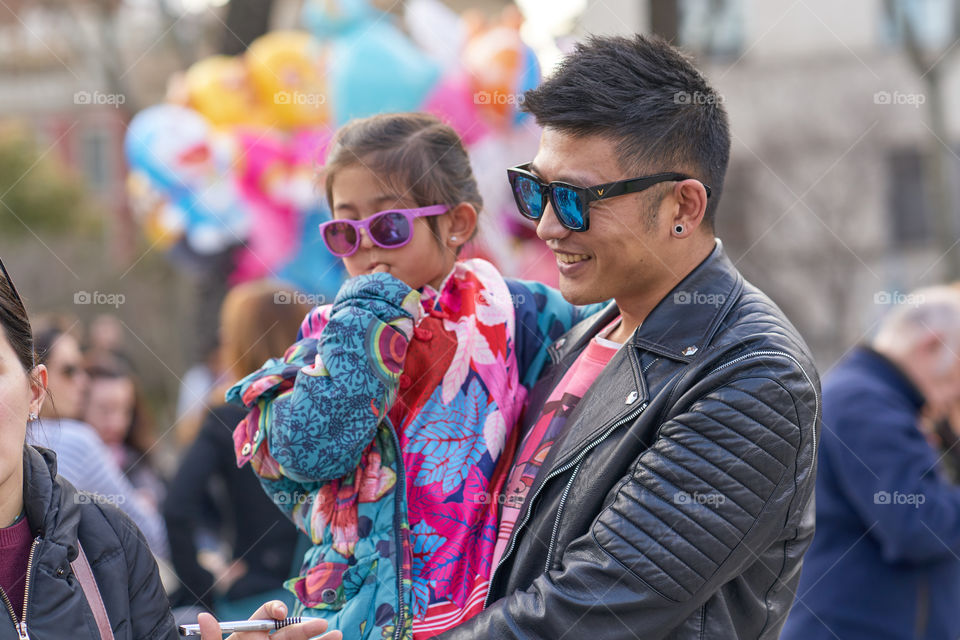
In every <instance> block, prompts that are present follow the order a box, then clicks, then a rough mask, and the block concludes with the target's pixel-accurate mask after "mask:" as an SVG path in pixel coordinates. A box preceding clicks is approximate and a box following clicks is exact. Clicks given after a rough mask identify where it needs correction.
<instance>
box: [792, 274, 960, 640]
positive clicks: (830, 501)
mask: <svg viewBox="0 0 960 640" xmlns="http://www.w3.org/2000/svg"><path fill="white" fill-rule="evenodd" d="M958 401H960V291H958V290H957V289H955V288H950V287H936V288H930V289H924V290H921V291H917V292H916V293H914V294H911V295H910V296H907V299H906V300H905V303H904V304H901V305H899V306H897V307H895V308H894V309H893V311H892V312H891V313H890V314H889V316H888V317H887V318H886V319H885V320H884V321H883V323H882V324H881V327H880V330H879V332H878V333H877V336H876V338H875V339H874V340H873V342H872V343H871V344H870V346H861V347H857V348H855V349H854V350H853V351H851V352H850V353H849V354H848V355H847V356H846V357H845V358H844V359H843V360H842V361H841V362H840V363H839V364H838V365H837V366H836V368H834V370H833V371H832V372H831V373H830V375H828V376H826V378H825V380H824V384H823V431H822V433H823V436H822V442H821V445H820V467H819V473H818V475H817V490H816V504H817V508H816V513H817V533H816V536H815V537H814V540H813V544H812V545H811V547H810V550H809V551H808V552H807V556H806V561H805V563H804V568H803V574H802V576H801V579H800V585H799V588H798V590H797V600H796V602H795V604H794V608H793V611H792V612H791V614H790V618H789V619H788V620H787V624H786V626H785V628H784V633H783V636H782V638H783V639H784V640H794V639H802V640H816V639H817V638H838V637H839V638H843V639H844V640H856V639H858V638H865V639H866V638H869V639H871V640H876V639H878V638H957V637H958V636H960V616H958V615H957V613H956V611H957V606H958V604H960V557H958V554H960V487H956V486H953V485H951V484H950V483H949V482H948V481H947V480H946V478H945V476H944V475H943V473H942V470H941V469H940V468H939V466H940V460H939V457H940V456H939V454H938V453H937V452H936V450H935V448H934V447H933V446H931V444H930V443H929V442H928V439H927V436H926V434H925V431H927V428H926V425H928V424H933V423H935V422H938V421H941V420H943V419H944V417H946V416H947V414H948V412H950V411H951V410H952V409H953V408H955V407H956V405H957V403H958Z"/></svg>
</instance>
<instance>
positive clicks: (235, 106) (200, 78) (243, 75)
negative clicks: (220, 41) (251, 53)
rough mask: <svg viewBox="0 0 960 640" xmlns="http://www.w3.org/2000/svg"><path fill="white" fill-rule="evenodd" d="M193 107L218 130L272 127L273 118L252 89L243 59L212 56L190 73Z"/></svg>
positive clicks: (192, 67) (187, 77) (188, 93)
mask: <svg viewBox="0 0 960 640" xmlns="http://www.w3.org/2000/svg"><path fill="white" fill-rule="evenodd" d="M186 87H187V96H188V101H189V104H190V106H191V107H193V108H194V109H196V110H197V111H198V112H200V113H201V114H202V115H203V116H204V117H205V118H207V120H209V121H210V122H211V123H212V124H214V125H217V126H233V125H238V124H246V125H263V126H269V125H270V124H271V122H270V120H271V119H270V115H269V113H267V110H266V109H265V108H264V106H263V105H262V104H260V103H259V102H258V101H257V97H256V95H255V93H254V91H253V88H252V87H251V86H250V80H249V77H248V74H247V68H246V66H245V65H244V60H243V58H239V57H233V56H219V55H218V56H210V57H209V58H205V59H203V60H200V61H199V62H196V63H194V64H193V66H191V67H190V68H189V69H188V70H187V74H186Z"/></svg>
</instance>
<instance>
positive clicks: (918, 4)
mask: <svg viewBox="0 0 960 640" xmlns="http://www.w3.org/2000/svg"><path fill="white" fill-rule="evenodd" d="M881 5H882V6H883V10H882V11H883V20H882V21H881V29H882V32H881V38H882V40H883V43H884V44H886V45H890V46H899V45H902V44H903V43H904V39H905V34H904V29H905V28H906V26H905V25H906V24H907V20H909V21H910V24H912V25H913V28H914V30H915V32H916V35H917V42H919V44H920V46H921V47H923V48H924V49H940V48H943V47H949V46H951V45H952V44H953V42H954V40H955V39H956V38H955V37H954V35H953V34H954V33H956V32H957V31H958V27H960V25H958V24H956V23H957V21H958V20H960V8H958V6H957V3H956V0H895V1H894V2H883V3H881Z"/></svg>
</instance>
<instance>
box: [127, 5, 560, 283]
mask: <svg viewBox="0 0 960 640" xmlns="http://www.w3.org/2000/svg"><path fill="white" fill-rule="evenodd" d="M518 15H519V14H518V13H516V11H515V10H514V11H512V12H507V13H505V16H504V18H503V19H502V20H500V21H499V22H497V23H496V24H492V25H490V24H486V23H485V22H484V21H483V20H481V19H479V18H477V17H476V16H472V15H470V14H467V15H464V16H458V15H456V14H454V13H452V12H451V11H450V10H448V9H446V8H445V7H444V6H443V5H442V4H440V3H439V1H438V0H412V1H411V2H408V4H407V14H406V30H407V32H408V33H409V34H410V35H407V34H406V33H404V31H402V30H401V29H400V28H399V27H398V26H397V25H396V24H394V22H393V20H392V19H391V17H390V16H387V15H384V14H382V13H381V12H379V11H377V10H376V9H374V8H373V7H372V6H370V5H369V4H367V2H366V0H307V2H306V3H305V6H304V10H303V23H304V25H305V26H306V27H307V28H308V29H309V30H310V32H312V33H309V32H306V31H276V32H271V33H268V34H266V35H264V36H262V37H260V38H259V39H257V40H256V41H254V42H253V43H252V44H251V45H250V47H249V48H248V50H247V51H246V53H245V54H243V55H242V56H237V57H229V56H213V57H210V58H207V59H204V60H201V61H200V62H197V63H196V64H194V65H193V66H192V67H190V69H188V70H187V72H186V73H185V74H183V76H182V78H176V79H174V82H172V84H171V87H172V89H171V91H170V93H169V96H168V101H167V102H166V103H164V104H160V105H155V106H153V107H149V108H147V109H145V110H143V111H142V112H140V113H139V114H137V115H136V117H134V119H133V121H132V122H131V123H130V127H129V130H128V132H127V137H126V152H127V159H128V162H129V167H130V181H129V186H130V194H131V196H132V201H133V205H134V210H135V211H136V212H137V213H138V215H139V218H140V220H141V221H142V224H143V227H144V228H145V230H146V232H147V234H148V239H149V240H150V241H151V242H153V243H155V244H160V245H164V246H167V247H168V248H171V249H173V248H174V247H177V248H179V249H183V248H186V249H187V250H188V251H189V252H192V253H195V254H198V255H201V256H203V255H213V254H217V253H219V252H223V251H233V252H234V256H235V268H234V271H233V272H232V273H231V274H230V275H229V279H230V281H231V283H236V282H241V281H244V280H247V279H252V278H259V277H267V276H271V277H277V278H280V279H284V280H287V281H289V282H291V283H292V284H294V285H296V286H297V287H299V288H300V289H301V290H305V291H310V292H322V293H328V294H329V293H332V292H334V291H335V290H336V288H337V287H338V285H339V282H340V280H341V278H342V276H343V273H342V270H341V267H340V265H339V263H338V262H337V261H336V260H335V259H334V258H333V257H332V256H330V255H329V254H328V253H327V252H326V251H325V249H324V248H323V244H322V242H321V241H320V239H319V236H318V232H317V226H318V225H319V223H320V222H321V221H322V220H323V219H325V218H326V217H327V216H329V211H328V209H327V208H326V204H325V203H324V202H323V201H322V195H321V193H320V190H319V189H318V188H317V186H316V184H315V179H314V176H315V173H316V170H317V169H318V168H319V166H320V165H321V164H322V162H323V158H324V154H325V150H326V147H327V144H328V143H329V139H330V136H331V135H332V133H333V131H335V130H336V128H337V127H339V126H340V125H342V124H344V123H345V122H347V121H348V120H350V119H352V118H357V117H364V116H368V115H372V114H376V113H384V112H395V111H415V110H423V111H429V112H432V113H435V114H436V115H438V116H439V117H441V118H443V119H444V120H446V121H447V122H449V123H450V124H451V125H452V126H453V127H454V128H455V129H456V130H457V131H458V132H459V133H460V135H461V136H462V138H463V139H464V142H465V143H466V144H467V146H468V148H469V150H470V153H471V156H472V159H473V162H474V169H475V171H476V173H477V176H478V179H479V181H480V184H481V192H482V193H483V196H484V200H485V204H486V206H485V209H486V213H485V214H484V218H485V219H484V224H483V225H482V226H481V239H480V242H479V246H480V248H479V249H478V251H477V252H478V253H481V254H483V255H486V256H487V257H489V258H491V259H493V260H494V261H495V262H498V263H500V265H501V267H502V268H505V270H508V271H514V272H515V273H518V275H521V276H523V277H538V274H537V273H533V272H531V270H530V269H529V268H527V267H526V266H525V264H524V262H525V261H524V259H523V258H522V257H521V258H520V259H518V255H522V254H525V253H529V252H524V251H519V252H518V251H517V247H519V246H523V243H522V237H523V236H525V235H526V236H528V235H530V231H529V228H523V226H522V223H521V224H520V225H519V226H518V222H517V218H518V217H517V214H516V213H515V209H514V207H513V203H512V199H511V196H510V194H509V190H508V188H507V187H506V180H505V172H504V169H505V168H506V167H507V166H510V165H512V164H517V163H520V162H523V161H525V160H528V159H530V158H531V157H532V155H533V153H534V152H535V150H536V141H537V139H538V136H539V132H538V130H537V129H536V127H535V125H533V123H532V121H531V120H530V119H529V117H528V116H526V115H525V114H523V113H521V111H520V109H519V104H520V100H521V98H520V96H521V95H522V93H523V91H525V90H526V89H529V88H531V87H533V86H535V85H536V84H537V82H539V78H540V71H539V66H538V64H537V61H536V58H535V56H534V54H533V52H532V50H531V49H530V48H529V47H528V46H527V45H525V44H524V43H523V41H522V40H521V38H520V35H519V27H520V20H519V19H518ZM437 34H442V36H438V35H437ZM504 227H506V228H507V229H508V230H513V231H516V232H517V236H516V237H518V238H521V240H515V241H514V240H511V241H510V242H507V243H504V241H503V238H504V233H503V231H504ZM484 236H486V237H487V238H491V237H496V238H497V241H496V242H492V241H490V240H486V241H485V240H484ZM537 245H539V243H537ZM182 253H183V252H182V251H180V252H173V254H172V255H181V254H182ZM547 262H548V264H552V263H550V261H547ZM542 275H543V277H545V278H547V279H549V278H550V277H555V275H553V271H552V269H551V271H550V272H549V273H547V272H545V273H544V274H542Z"/></svg>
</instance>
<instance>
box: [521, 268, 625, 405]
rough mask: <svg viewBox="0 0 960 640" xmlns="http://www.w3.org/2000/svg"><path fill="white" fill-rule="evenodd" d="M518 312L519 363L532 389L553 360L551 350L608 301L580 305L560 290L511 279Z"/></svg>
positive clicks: (525, 383) (523, 382)
mask: <svg viewBox="0 0 960 640" xmlns="http://www.w3.org/2000/svg"><path fill="white" fill-rule="evenodd" d="M507 287H508V288H509V289H510V295H511V296H512V299H513V306H514V309H516V320H517V324H516V336H514V337H515V340H516V342H515V344H516V346H517V364H518V365H519V367H520V383H521V384H522V385H523V386H525V387H526V388H527V389H532V388H533V385H534V384H536V382H537V378H539V377H540V373H541V372H542V371H543V367H544V365H546V364H547V362H548V360H549V354H548V353H547V348H548V347H549V346H550V345H551V344H553V343H554V341H555V340H557V338H559V337H560V336H562V335H563V334H565V333H566V332H567V331H569V330H570V328H571V327H573V325H575V324H577V323H578V322H580V321H581V320H583V319H584V318H587V317H588V316H591V315H593V314H594V313H597V312H598V311H600V310H601V309H603V308H604V307H605V306H607V303H606V302H600V303H596V304H588V305H585V306H582V307H581V306H577V305H575V304H571V303H569V302H567V301H566V300H565V299H564V298H563V296H562V295H561V294H560V292H559V291H557V290H556V289H554V288H553V287H548V286H547V285H545V284H543V283H542V282H534V281H532V280H513V279H510V278H507Z"/></svg>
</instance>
